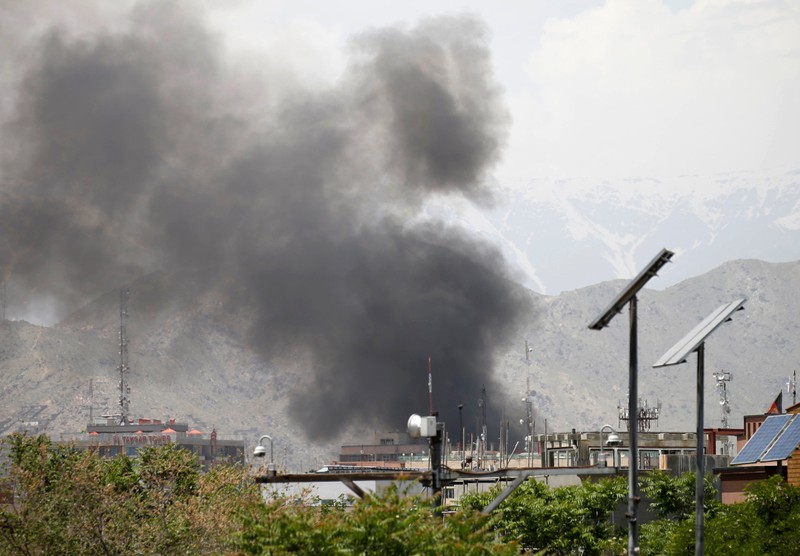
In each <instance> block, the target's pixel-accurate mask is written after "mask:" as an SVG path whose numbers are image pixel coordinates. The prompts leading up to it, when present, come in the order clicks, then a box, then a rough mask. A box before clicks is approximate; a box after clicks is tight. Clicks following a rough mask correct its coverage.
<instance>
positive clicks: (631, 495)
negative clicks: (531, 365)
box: [589, 249, 674, 555]
mask: <svg viewBox="0 0 800 556" xmlns="http://www.w3.org/2000/svg"><path fill="white" fill-rule="evenodd" d="M673 254H674V253H673V252H672V251H669V250H667V249H662V250H661V252H660V253H659V254H658V255H656V256H655V257H654V258H653V260H651V261H650V262H649V263H648V265H647V266H646V267H645V268H644V269H643V270H642V271H641V272H640V273H639V274H637V275H636V277H635V278H634V279H633V280H631V281H630V283H628V285H627V286H626V287H625V288H624V289H623V290H622V291H621V292H620V293H619V294H617V296H616V297H615V298H614V300H613V301H611V304H610V305H609V306H608V307H607V308H606V310H605V311H603V313H602V314H601V315H600V316H599V317H597V318H596V319H595V320H594V321H592V322H591V324H589V328H591V329H592V330H602V329H603V328H605V327H606V326H608V323H609V322H611V319H613V318H614V317H615V316H616V315H618V314H619V313H621V312H622V310H623V308H624V307H625V305H628V311H629V314H630V340H629V357H628V360H629V366H628V438H629V443H630V448H629V457H628V513H627V514H626V517H627V518H628V554H630V555H634V554H639V524H638V518H637V515H636V514H637V504H638V503H639V480H638V471H639V458H638V456H639V446H638V436H637V433H638V429H639V419H638V417H639V408H638V403H639V381H638V374H639V373H638V355H637V354H638V348H639V346H638V335H637V326H638V323H637V315H636V305H637V300H636V294H637V293H638V292H639V290H641V289H642V288H643V287H644V285H645V284H646V283H647V281H648V280H650V278H652V277H653V276H655V275H656V273H657V272H658V271H659V270H660V269H661V267H662V266H664V265H665V264H667V263H668V262H669V260H670V259H671V258H672V255H673Z"/></svg>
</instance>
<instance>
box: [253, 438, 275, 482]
mask: <svg viewBox="0 0 800 556" xmlns="http://www.w3.org/2000/svg"><path fill="white" fill-rule="evenodd" d="M264 440H269V463H268V464H267V476H269V477H274V476H275V475H277V474H278V472H277V470H276V469H275V458H274V457H273V456H274V450H273V445H272V437H271V436H270V435H268V434H265V435H264V436H262V437H261V438H259V439H258V445H257V446H256V447H255V449H254V450H253V457H257V458H263V457H264V456H266V455H267V447H266V446H264Z"/></svg>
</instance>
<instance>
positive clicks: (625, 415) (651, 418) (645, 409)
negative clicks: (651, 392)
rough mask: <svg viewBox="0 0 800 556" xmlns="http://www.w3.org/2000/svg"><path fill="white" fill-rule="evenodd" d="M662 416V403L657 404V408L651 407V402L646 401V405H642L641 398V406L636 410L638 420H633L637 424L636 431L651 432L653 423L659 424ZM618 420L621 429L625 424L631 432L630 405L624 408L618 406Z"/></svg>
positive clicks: (640, 400) (620, 405)
mask: <svg viewBox="0 0 800 556" xmlns="http://www.w3.org/2000/svg"><path fill="white" fill-rule="evenodd" d="M660 416H661V401H658V402H656V405H655V407H650V402H648V401H647V400H644V403H642V399H641V398H639V405H638V407H637V409H636V418H635V419H633V420H634V421H635V422H636V430H637V431H638V432H647V431H649V430H650V429H651V428H652V426H653V423H655V424H658V418H659V417H660ZM617 420H618V423H617V424H618V425H619V426H620V427H621V426H622V423H623V422H624V423H625V426H626V427H627V429H628V431H630V430H631V419H630V404H628V406H626V407H623V406H622V404H619V405H617Z"/></svg>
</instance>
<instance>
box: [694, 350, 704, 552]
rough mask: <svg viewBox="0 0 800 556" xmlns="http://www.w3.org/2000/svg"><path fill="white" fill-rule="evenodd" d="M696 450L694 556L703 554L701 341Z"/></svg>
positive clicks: (702, 355)
mask: <svg viewBox="0 0 800 556" xmlns="http://www.w3.org/2000/svg"><path fill="white" fill-rule="evenodd" d="M696 351H697V401H696V404H697V428H696V431H697V432H696V434H697V451H696V452H695V454H696V456H697V457H696V458H695V462H694V469H695V481H694V515H695V519H694V553H695V555H696V556H702V554H703V529H704V527H705V525H704V519H705V498H706V495H705V478H706V458H705V451H704V444H705V434H704V432H703V428H704V427H703V424H704V423H705V421H704V419H703V407H704V403H703V402H704V400H705V397H704V393H703V373H704V370H705V359H706V343H705V342H703V343H702V344H700V345H699V346H698V347H697V350H696Z"/></svg>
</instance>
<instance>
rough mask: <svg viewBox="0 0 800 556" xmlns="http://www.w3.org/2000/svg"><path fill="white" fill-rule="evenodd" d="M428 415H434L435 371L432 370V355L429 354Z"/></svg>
mask: <svg viewBox="0 0 800 556" xmlns="http://www.w3.org/2000/svg"><path fill="white" fill-rule="evenodd" d="M428 411H429V413H428V415H433V373H432V371H431V356H430V355H429V356H428Z"/></svg>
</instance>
